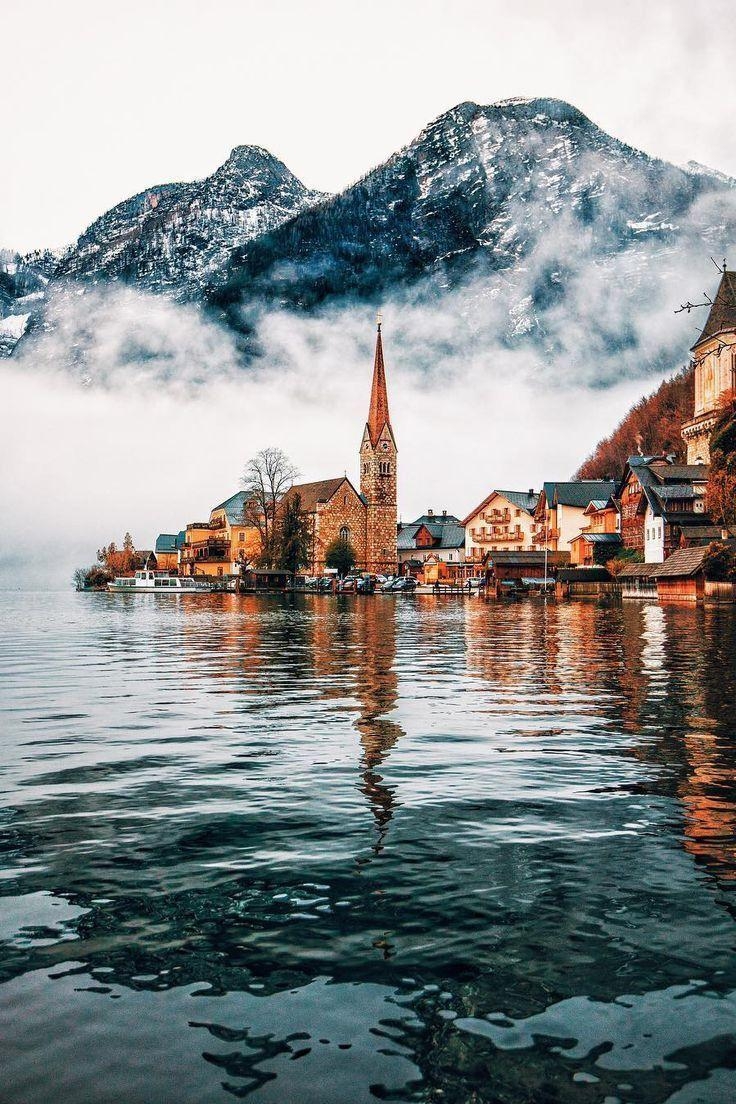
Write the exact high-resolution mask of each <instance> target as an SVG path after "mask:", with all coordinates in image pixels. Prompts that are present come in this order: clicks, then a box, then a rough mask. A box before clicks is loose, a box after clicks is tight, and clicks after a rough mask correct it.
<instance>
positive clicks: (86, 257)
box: [55, 146, 323, 300]
mask: <svg viewBox="0 0 736 1104" xmlns="http://www.w3.org/2000/svg"><path fill="white" fill-rule="evenodd" d="M321 198H323V197H322V195H321V193H319V192H313V191H310V190H309V189H308V188H306V187H305V186H304V185H303V184H302V183H301V181H299V180H297V178H296V177H295V176H294V175H293V173H291V172H289V170H288V169H287V168H286V166H285V165H284V164H283V163H282V162H281V161H279V160H278V159H277V158H276V157H274V156H273V155H272V154H270V153H269V152H268V151H267V150H265V149H261V148H260V146H237V147H236V148H235V149H234V150H233V151H232V153H231V154H230V156H229V157H228V159H227V161H226V162H225V163H224V165H221V166H220V168H219V169H217V171H216V172H214V173H213V174H212V176H208V177H207V178H206V179H205V180H200V181H195V182H194V183H189V184H161V185H158V186H156V187H153V188H147V189H146V190H145V191H144V192H140V193H139V194H138V195H135V196H133V197H132V198H130V199H126V200H124V201H123V202H122V203H119V204H118V205H117V206H116V207H113V208H112V209H111V210H109V211H107V212H106V213H105V214H104V215H102V217H101V218H98V219H97V220H96V221H95V222H93V223H92V225H91V226H90V227H89V228H88V229H87V230H85V232H84V233H83V234H82V235H81V237H80V238H79V239H78V241H77V242H76V244H75V245H74V246H73V247H72V248H71V249H70V250H69V251H68V252H67V253H66V255H65V256H64V257H63V258H62V260H61V262H60V264H59V266H58V268H57V270H56V273H55V278H56V279H63V278H73V279H83V280H90V279H91V280H95V281H111V280H121V281H124V282H126V283H132V284H135V285H137V286H138V287H142V288H145V289H146V290H149V291H155V292H164V293H166V294H168V295H170V296H172V297H173V298H175V299H178V300H195V299H197V298H198V297H199V295H200V293H201V291H202V288H203V287H204V285H205V284H206V283H212V282H216V281H217V279H218V275H219V274H220V273H221V272H222V270H223V269H224V267H225V265H226V263H227V261H228V260H229V257H230V254H231V252H232V251H233V249H235V248H236V247H239V246H240V247H242V246H243V245H244V244H245V243H247V242H248V241H250V240H251V239H252V238H254V237H257V236H259V235H261V234H264V233H267V232H268V231H270V230H273V229H274V228H275V227H277V226H279V225H280V224H281V223H282V222H284V221H285V220H286V219H288V218H290V217H292V216H293V215H295V214H296V213H297V212H299V211H301V210H302V209H303V208H304V207H307V206H309V205H310V204H313V203H315V202H317V201H318V200H319V199H321Z"/></svg>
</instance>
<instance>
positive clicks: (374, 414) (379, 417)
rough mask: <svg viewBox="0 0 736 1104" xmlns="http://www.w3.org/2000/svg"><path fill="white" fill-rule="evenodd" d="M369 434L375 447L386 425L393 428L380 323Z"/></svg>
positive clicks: (374, 362)
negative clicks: (389, 410) (389, 409)
mask: <svg viewBox="0 0 736 1104" xmlns="http://www.w3.org/2000/svg"><path fill="white" fill-rule="evenodd" d="M367 424H368V434H369V436H370V439H371V444H372V445H375V444H376V442H377V441H378V438H379V437H380V436H381V430H382V429H383V427H384V426H385V425H387V426H388V427H389V429H390V428H391V416H390V415H389V412H388V389H387V387H386V369H385V367H384V364H383V342H382V340H381V323H380V322H379V323H378V333H377V335H376V355H375V358H374V361H373V383H372V384H371V405H370V409H369V411H368V423H367Z"/></svg>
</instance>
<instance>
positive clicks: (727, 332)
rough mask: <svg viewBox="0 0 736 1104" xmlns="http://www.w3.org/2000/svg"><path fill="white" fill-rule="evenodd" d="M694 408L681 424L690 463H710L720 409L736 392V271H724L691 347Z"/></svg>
mask: <svg viewBox="0 0 736 1104" xmlns="http://www.w3.org/2000/svg"><path fill="white" fill-rule="evenodd" d="M691 352H692V355H693V360H694V362H695V410H694V413H693V417H692V419H691V420H690V421H689V422H685V424H684V425H683V427H682V436H683V440H684V441H685V444H686V445H687V462H688V464H709V463H710V438H711V434H712V432H713V429H714V428H715V425H716V421H717V420H718V414H719V408H720V405H721V403H722V402H723V400H724V399H725V398H726V396H727V395H729V394H733V393H734V392H736V272H728V271H724V272H723V275H722V276H721V282H720V284H719V285H718V291H717V293H716V297H715V299H714V300H713V305H712V306H711V308H710V312H709V314H708V319H707V321H706V323H705V326H704V327H703V332H702V333H701V335H700V337H699V338H698V340H697V341H696V342H695V344H694V345H693V347H692V350H691Z"/></svg>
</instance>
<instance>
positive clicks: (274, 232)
mask: <svg viewBox="0 0 736 1104" xmlns="http://www.w3.org/2000/svg"><path fill="white" fill-rule="evenodd" d="M735 244H736V181H734V180H733V179H731V178H730V177H727V176H724V175H723V174H721V173H718V172H716V171H715V170H710V169H705V168H703V167H702V166H699V165H695V164H694V163H692V164H689V165H687V166H685V167H684V168H682V167H678V166H675V165H672V164H669V163H667V162H664V161H661V160H658V159H656V158H653V157H650V156H648V155H647V154H646V153H643V152H641V151H640V150H636V149H633V148H632V147H631V146H628V145H626V144H625V143H624V142H621V141H619V140H618V139H616V138H613V137H611V136H610V135H609V134H607V133H606V132H605V131H603V130H601V129H600V127H598V126H597V125H596V124H595V123H593V122H592V121H591V120H590V119H589V118H587V117H586V116H585V115H584V114H582V112H580V111H579V110H577V109H576V108H575V107H573V106H571V105H570V104H567V103H564V102H562V101H559V100H553V99H532V100H519V99H514V100H504V101H502V102H500V103H496V104H492V105H490V106H481V105H479V104H475V103H462V104H459V105H458V106H457V107H454V108H453V109H452V110H450V111H448V112H446V113H445V114H443V115H441V116H440V117H439V118H438V119H436V120H435V121H434V122H432V123H430V124H429V126H427V127H426V128H425V129H424V130H423V131H422V132H421V133H420V134H419V135H418V136H417V138H415V139H414V140H413V141H412V142H410V143H409V144H408V145H407V146H406V147H404V148H403V149H401V150H399V151H398V152H397V153H395V154H394V155H393V156H391V157H390V158H389V159H388V160H387V161H386V162H385V163H384V164H383V165H380V166H378V167H377V168H375V169H373V170H372V171H371V172H369V173H368V174H367V175H366V176H364V177H363V178H362V179H361V180H360V181H358V182H357V183H356V184H354V185H352V186H351V187H349V188H347V189H345V190H344V191H343V192H341V193H340V194H338V195H336V196H333V197H327V196H324V195H322V194H320V193H316V192H311V191H309V190H307V189H306V188H305V187H304V185H303V184H301V183H300V181H298V180H297V179H296V178H295V177H294V176H293V175H292V174H291V173H290V172H289V170H288V169H287V168H286V167H285V166H284V165H283V164H282V163H281V162H280V161H278V160H276V159H275V158H274V157H272V156H271V155H270V154H269V153H268V152H267V151H265V150H263V149H260V148H258V147H254V146H240V147H238V148H236V149H235V150H234V151H233V153H232V155H231V156H230V158H229V159H228V161H227V162H226V163H225V164H224V165H223V166H222V167H221V168H220V169H218V170H217V171H216V172H215V173H214V174H213V175H212V176H211V177H208V178H207V179H206V180H203V181H200V182H195V183H191V184H165V185H161V186H160V187H157V188H149V189H147V190H146V191H145V192H142V193H140V194H139V195H137V196H134V197H133V198H131V199H128V200H126V201H125V202H124V203H121V204H118V206H116V207H114V208H113V209H112V210H110V211H109V212H107V214H105V215H103V216H102V217H101V218H99V219H97V221H96V222H94V223H93V224H92V225H91V226H90V227H89V229H88V230H86V231H85V233H84V234H82V236H81V237H80V238H79V240H78V241H77V243H76V244H75V245H74V246H73V247H72V248H71V249H70V250H68V251H67V253H66V254H65V255H64V256H63V258H62V259H61V262H60V263H59V264H58V266H57V268H56V270H55V272H54V275H53V278H52V280H51V285H50V289H49V290H50V295H49V298H48V301H47V303H46V304H45V306H44V307H43V310H42V311H41V310H39V312H38V315H37V316H35V317H34V316H33V315H32V316H31V324H30V325H29V327H28V328H29V329H33V330H34V335H33V336H34V339H35V341H42V340H44V339H46V338H47V337H50V336H53V337H54V345H53V348H52V347H51V346H50V345H48V344H47V347H46V353H45V356H46V359H47V360H48V361H50V362H53V363H54V364H58V363H60V362H61V363H73V364H74V367H75V371H78V372H79V373H80V374H81V375H82V376H83V378H85V379H86V378H90V379H95V378H98V376H100V375H106V367H105V365H106V363H107V360H110V358H111V357H112V358H113V359H114V358H115V357H117V359H118V361H119V362H120V364H121V365H122V370H123V371H126V370H127V365H128V364H129V363H130V362H131V361H133V360H135V361H136V362H140V361H145V362H146V363H147V364H148V369H150V371H152V372H153V371H156V370H157V369H156V367H155V365H156V364H157V363H160V364H161V365H162V368H161V371H162V372H163V373H164V375H165V377H166V378H167V379H168V378H170V376H171V373H172V371H173V369H172V365H174V364H179V363H180V358H177V356H176V351H175V349H174V348H173V345H174V344H175V342H176V339H177V338H176V333H173V332H172V327H171V324H170V312H167V311H166V309H165V306H166V304H165V303H162V302H161V299H160V294H161V293H162V294H163V295H164V297H165V299H167V300H175V301H177V302H178V303H179V304H186V305H188V306H190V307H191V308H199V307H202V306H204V307H206V308H207V309H206V310H198V309H197V311H196V313H197V317H198V319H199V320H200V321H201V323H202V325H210V324H211V322H212V321H213V320H214V321H224V322H225V323H226V324H227V325H226V328H225V329H224V330H223V329H218V330H217V332H218V335H219V336H220V337H222V336H223V334H224V336H225V338H226V340H227V341H229V342H231V343H232V341H233V336H235V345H236V348H237V352H236V354H234V355H235V356H236V358H237V360H238V364H243V363H246V362H247V360H248V358H249V357H250V356H253V355H258V354H264V353H265V354H268V352H269V346H268V342H269V341H272V340H273V336H274V333H275V332H276V331H277V330H278V327H276V328H274V327H273V326H271V327H268V326H266V327H265V328H263V325H262V323H263V321H264V311H265V312H274V311H275V312H280V313H281V315H282V317H283V312H284V311H285V310H286V311H295V312H297V313H298V314H300V315H301V316H302V320H304V316H308V315H310V314H312V313H314V312H315V311H317V310H322V309H324V308H326V307H329V308H330V309H331V310H333V311H334V312H336V313H335V321H336V323H337V324H338V325H342V324H343V321H346V320H347V319H342V318H339V317H338V315H339V313H340V312H341V311H350V310H352V309H353V308H355V307H357V308H361V306H362V305H367V304H368V303H370V304H372V305H378V304H379V302H382V303H383V304H384V305H385V306H386V307H387V308H388V309H389V310H390V311H392V312H393V317H394V318H396V319H401V327H403V331H404V336H403V337H402V335H401V333H400V332H397V333H396V335H395V336H396V340H397V346H396V350H397V356H398V357H401V355H402V349H401V347H400V343H401V341H402V340H403V341H405V343H406V353H405V356H406V357H407V358H411V359H412V361H414V360H416V359H417V358H419V360H420V361H421V363H423V364H426V365H427V366H430V365H432V364H435V363H438V362H440V363H441V362H442V361H443V359H445V360H446V358H447V354H448V350H450V349H452V350H455V354H456V355H460V354H459V353H458V351H462V355H460V359H461V360H464V361H467V357H466V353H467V355H468V356H470V355H472V356H473V357H474V358H480V361H481V362H482V364H483V365H484V366H485V365H489V366H490V367H489V370H492V366H493V364H495V363H497V360H494V357H495V356H496V354H497V353H498V352H499V351H500V352H502V353H503V352H504V351H505V350H508V348H509V347H513V349H515V350H517V351H518V350H521V351H526V352H528V354H529V355H528V356H526V359H525V360H524V364H525V370H528V371H531V372H533V373H536V372H541V371H544V372H546V375H547V378H548V379H549V380H552V379H554V378H558V379H563V378H569V377H570V376H571V375H572V376H574V377H575V378H576V379H578V380H582V379H585V380H587V381H588V382H589V383H590V384H593V385H596V386H597V385H601V384H605V383H610V382H612V381H613V380H615V379H618V378H620V377H621V376H622V375H633V374H637V375H641V374H647V373H650V374H655V373H656V372H659V371H664V370H669V369H671V368H673V367H675V366H677V365H678V364H679V363H681V362H682V360H683V359H684V357H685V356H686V350H687V347H688V345H689V344H690V341H689V340H688V333H689V331H688V322H689V319H688V317H687V316H681V317H680V319H679V320H678V322H677V323H675V322H674V320H673V318H672V310H673V309H674V308H675V307H676V306H677V305H678V304H679V303H681V302H684V301H686V300H687V299H688V298H690V297H691V296H693V295H698V294H699V293H700V289H701V287H702V286H703V285H702V284H701V280H700V276H698V277H697V280H696V284H695V285H694V284H693V280H694V279H696V278H695V277H694V275H693V274H694V273H695V272H702V269H703V266H704V265H705V266H710V261H709V260H708V257H709V255H711V254H712V255H713V256H715V257H717V258H718V259H719V261H720V259H721V258H722V257H724V256H730V255H731V254H732V253H733V252H734V250H733V248H730V247H732V246H734V245H735ZM90 285H95V295H94V296H92V295H91V294H90ZM111 285H112V286H114V287H115V288H116V295H115V296H112V295H111V294H109V292H108V291H106V289H109V288H110V286H111ZM131 289H133V291H131ZM136 289H137V290H143V291H145V292H148V293H153V296H152V297H153V300H155V302H154V303H153V305H152V304H151V298H152V297H151V295H149V296H148V299H147V300H146V302H147V304H148V306H147V307H146V310H145V311H143V310H142V309H141V310H138V309H137V305H136V303H134V302H133V301H131V295H133V296H134V295H135V290H136ZM440 315H441V316H442V317H441V319H440ZM17 316H18V315H16V321H15V322H14V326H15V327H16V330H17V328H18V326H19V323H18V321H17ZM154 316H155V317H154ZM287 321H288V323H289V324H288V325H287V327H286V329H289V328H290V326H291V324H292V322H293V319H288V320H287ZM34 325H35V328H34ZM215 328H216V327H215ZM694 328H695V327H694V324H693V326H691V327H690V329H694ZM182 332H183V331H182ZM254 332H255V339H253V336H252V335H253V333H254ZM264 334H265V335H266V336H265V337H264ZM102 335H104V336H102ZM242 335H245V337H244V339H241V338H242ZM692 336H693V337H694V336H695V335H694V333H693V335H692ZM203 343H204V344H205V345H208V346H212V347H214V345H216V342H210V341H209V339H203ZM35 348H36V345H35V342H34V341H32V340H29V339H26V340H24V341H23V342H21V347H20V349H19V350H18V351H19V352H21V351H22V350H23V349H25V351H26V352H27V353H28V354H29V359H30V362H33V358H34V356H35ZM113 349H114V350H116V351H115V353H114V354H113V353H112V352H111V350H113ZM163 350H165V354H164V352H163ZM282 353H284V350H283V349H282ZM41 355H44V354H41ZM284 355H288V354H287V353H284ZM231 359H232V358H231ZM184 360H186V361H187V362H189V361H190V360H191V355H190V351H189V349H187V355H186V357H184ZM91 365H94V368H92V367H91ZM148 369H147V370H148ZM210 372H211V367H210V366H209V361H208V367H207V370H206V372H204V373H203V374H204V375H209V374H210ZM198 378H199V377H198Z"/></svg>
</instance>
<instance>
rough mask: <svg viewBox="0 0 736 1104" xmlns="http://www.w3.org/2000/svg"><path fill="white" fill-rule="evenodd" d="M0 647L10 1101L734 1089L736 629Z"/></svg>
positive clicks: (350, 614) (186, 607)
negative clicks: (735, 739)
mask: <svg viewBox="0 0 736 1104" xmlns="http://www.w3.org/2000/svg"><path fill="white" fill-rule="evenodd" d="M0 628H1V629H2V637H1V638H0V678H2V681H3V685H4V688H5V693H4V697H3V701H2V706H1V707H0V709H1V715H0V722H1V728H2V732H3V758H2V762H1V763H0V942H1V943H2V950H3V957H2V960H1V962H2V965H1V966H0V1055H1V1056H2V1060H3V1071H4V1074H3V1076H4V1083H3V1093H2V1094H0V1095H2V1099H3V1102H4V1104H5V1101H7V1102H8V1104H34V1102H38V1104H47V1102H48V1101H49V1100H50V1099H61V1100H64V1102H65V1104H67V1102H68V1104H82V1102H85V1104H88V1102H97V1101H99V1102H102V1101H109V1100H111V1099H114V1100H116V1101H124V1102H126V1104H127V1102H128V1101H136V1102H137V1101H141V1102H144V1101H145V1102H147V1104H150V1101H153V1100H155V1101H158V1100H162V1101H163V1100H172V1099H176V1100H177V1102H188V1101H192V1102H195V1101H196V1102H197V1104H201V1102H207V1101H215V1100H224V1099H228V1098H232V1097H233V1096H234V1097H248V1098H251V1099H253V1100H254V1101H258V1104H264V1102H268V1101H279V1102H283V1101H284V1100H288V1101H289V1102H290V1104H291V1102H292V1101H293V1102H295V1104H301V1102H306V1101H312V1100H314V1101H319V1102H320V1104H325V1102H326V1101H334V1102H335V1104H343V1102H344V1101H347V1100H350V1101H363V1100H365V1101H370V1100H375V1099H397V1100H406V1101H408V1100H417V1101H419V1100H422V1101H428V1100H435V1099H436V1100H440V1099H441V1100H443V1101H445V1102H452V1104H467V1102H468V1101H471V1100H472V1101H474V1102H477V1104H481V1102H486V1101H488V1102H490V1101H494V1102H496V1101H500V1102H508V1104H512V1102H513V1104H516V1102H518V1101H520V1100H528V1101H533V1102H537V1101H539V1102H540V1104H541V1102H545V1104H546V1102H547V1101H549V1102H555V1101H560V1102H562V1101H565V1102H567V1101H573V1102H574V1101H578V1100H580V1101H582V1102H587V1101H599V1102H602V1101H604V1100H606V1099H607V1100H608V1101H609V1104H610V1102H611V1101H613V1100H621V1101H623V1100H626V1101H640V1102H651V1104H660V1102H662V1104H665V1102H667V1104H687V1102H688V1101H689V1102H691V1104H693V1102H694V1101H696V1100H697V1101H725V1100H730V1099H732V1098H733V1094H734V1074H733V1061H732V1055H733V1047H734V1042H735V1041H736V1040H735V1038H734V1034H735V1029H734V1015H735V1013H734V997H733V993H734V991H735V990H736V968H735V966H734V956H733V944H734V934H735V932H734V917H733V892H734V880H735V878H736V855H735V854H734V830H735V829H736V785H735V778H734V770H735V768H736V758H735V753H734V731H736V725H735V722H736V663H735V662H734V660H735V657H736V617H735V616H734V611H733V610H731V609H728V608H721V609H705V610H689V609H678V608H675V607H671V608H669V607H668V608H665V607H659V606H657V605H653V604H648V603H641V604H640V603H624V604H623V605H618V606H616V605H612V606H603V605H600V604H596V603H593V602H590V603H584V602H577V603H576V602H569V603H565V604H564V605H563V604H561V605H556V604H555V603H548V604H544V603H534V602H528V603H519V604H511V603H509V604H500V605H489V606H486V605H485V604H483V603H481V602H477V601H459V602H456V601H454V600H443V599H435V598H434V597H429V596H427V597H417V598H412V599H408V600H403V599H399V600H392V599H389V598H388V597H387V598H381V597H376V598H375V599H357V600H354V599H333V598H331V597H325V596H301V597H299V596H296V597H294V598H291V599H290V598H278V597H272V598H268V597H265V598H262V597H258V598H257V597H253V596H242V597H241V596H237V595H212V596H207V597H204V596H202V597H201V598H198V599H197V600H196V601H195V600H190V601H187V600H185V599H180V598H173V597H172V599H171V600H170V601H168V600H163V599H160V600H158V601H157V600H156V598H154V597H153V596H130V595H127V596H126V595H58V596H36V597H34V596H32V595H3V596H0ZM173 1071H175V1073H174V1072H173ZM50 1086H52V1087H53V1088H50Z"/></svg>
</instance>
